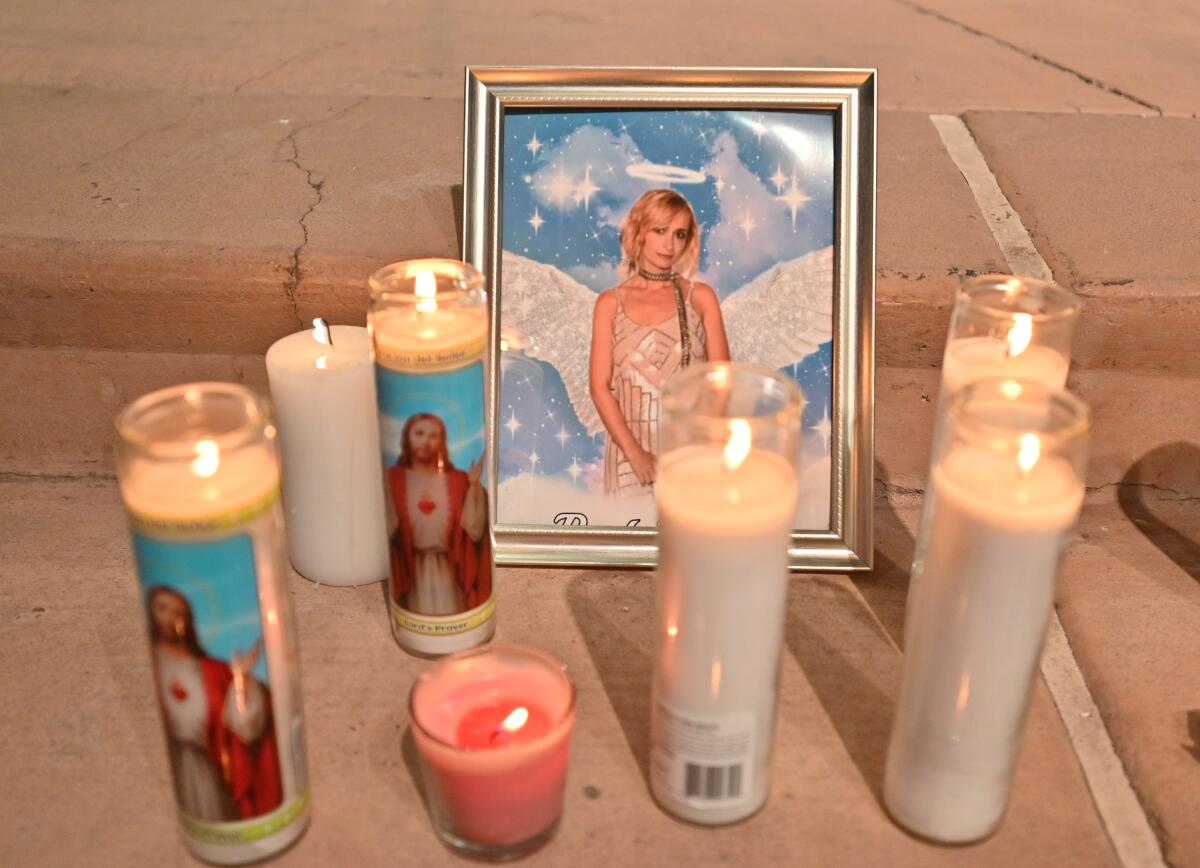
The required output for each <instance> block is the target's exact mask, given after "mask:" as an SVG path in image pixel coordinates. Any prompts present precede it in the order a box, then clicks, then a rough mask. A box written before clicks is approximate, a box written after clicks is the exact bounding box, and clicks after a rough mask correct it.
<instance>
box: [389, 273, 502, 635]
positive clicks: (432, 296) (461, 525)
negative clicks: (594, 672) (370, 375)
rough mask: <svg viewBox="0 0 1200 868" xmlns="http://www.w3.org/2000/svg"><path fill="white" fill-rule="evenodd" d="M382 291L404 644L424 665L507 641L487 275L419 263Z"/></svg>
mask: <svg viewBox="0 0 1200 868" xmlns="http://www.w3.org/2000/svg"><path fill="white" fill-rule="evenodd" d="M370 286H371V307H370V315H369V318H368V327H369V329H370V331H371V337H372V342H373V345H374V355H375V382H376V393H377V399H378V405H379V440H380V449H381V451H382V453H383V463H384V483H385V488H386V490H387V494H386V500H387V506H388V513H389V529H388V541H389V552H390V561H391V583H390V587H389V593H388V600H389V607H390V610H391V619H390V620H391V625H392V634H393V635H394V636H395V637H396V641H397V642H398V643H400V645H401V647H403V648H405V649H406V650H408V651H411V652H414V653H416V654H423V655H438V654H446V653H450V652H452V651H459V650H462V649H464V648H470V647H471V646H473V645H478V644H480V643H481V642H486V641H487V640H488V639H490V638H491V636H492V633H493V631H494V630H495V620H494V618H493V615H494V614H495V611H496V605H495V601H494V600H493V598H492V553H491V543H490V537H489V531H488V496H487V490H486V487H485V486H486V482H487V481H486V476H485V472H484V455H485V448H484V412H483V407H484V403H483V400H484V348H485V346H486V344H487V334H488V325H487V318H488V313H487V299H486V296H485V293H484V287H483V276H482V275H481V274H480V273H479V272H478V271H477V270H476V269H474V268H472V267H471V266H469V265H466V264H465V263H462V262H456V261H454V260H450V259H415V260H410V261H407V262H397V263H394V264H392V265H389V266H387V267H386V268H383V269H382V270H380V271H377V272H376V273H375V274H373V275H372V276H371V278H370Z"/></svg>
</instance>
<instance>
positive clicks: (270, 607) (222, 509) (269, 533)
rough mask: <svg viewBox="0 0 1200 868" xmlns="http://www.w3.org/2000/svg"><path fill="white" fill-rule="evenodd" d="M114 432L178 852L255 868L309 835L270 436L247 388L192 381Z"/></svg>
mask: <svg viewBox="0 0 1200 868" xmlns="http://www.w3.org/2000/svg"><path fill="white" fill-rule="evenodd" d="M117 429H118V432H119V434H120V441H119V451H118V465H117V469H118V474H119V478H120V483H121V494H122V497H123V499H124V501H125V508H126V512H127V514H128V517H129V524H130V528H131V530H132V537H133V552H134V556H135V558H136V560H137V565H138V574H139V577H140V579H141V586H142V600H143V605H144V607H145V614H146V624H147V628H148V631H149V635H150V644H151V663H152V666H153V671H154V680H155V687H156V692H157V695H158V701H159V707H160V710H161V712H162V720H163V725H164V728H165V730H166V735H167V746H168V756H169V759H170V767H171V776H172V779H173V781H174V786H175V797H176V802H177V804H178V806H179V818H180V823H181V825H182V827H183V833H184V842H185V844H186V846H187V847H188V849H189V850H190V851H191V852H192V853H193V854H195V855H196V856H197V857H198V858H200V859H203V860H205V861H208V862H213V863H216V864H241V863H244V862H253V861H257V860H260V859H265V858H267V857H269V856H271V855H273V854H275V853H277V852H279V851H280V850H282V849H284V848H285V847H287V846H289V845H290V844H291V843H292V842H293V841H295V840H296V839H297V838H298V837H299V836H300V834H301V833H302V832H303V831H304V828H305V827H306V825H307V823H308V783H307V773H306V771H305V761H304V730H303V723H302V716H301V708H300V689H299V681H298V671H297V664H296V657H297V655H296V639H295V632H294V629H293V625H292V618H291V610H290V606H289V604H288V599H287V593H286V586H285V580H286V570H285V563H286V561H285V560H284V557H285V555H284V543H283V513H282V509H281V507H280V501H279V461H278V456H277V454H276V447H275V428H274V425H273V424H272V423H271V421H270V418H269V415H268V411H267V408H266V403H265V402H264V401H262V400H260V399H259V398H258V397H257V396H255V395H254V394H253V393H251V392H249V391H248V390H246V389H245V388H243V387H241V386H236V385H232V384H225V383H194V384H188V385H183V386H177V387H174V388H170V389H163V390H161V391H158V392H153V393H151V394H149V395H146V396H144V397H142V398H140V399H139V400H137V401H135V402H134V403H133V404H131V405H130V406H129V407H127V408H126V409H125V410H124V411H123V412H122V413H121V415H120V416H119V417H118V419H117Z"/></svg>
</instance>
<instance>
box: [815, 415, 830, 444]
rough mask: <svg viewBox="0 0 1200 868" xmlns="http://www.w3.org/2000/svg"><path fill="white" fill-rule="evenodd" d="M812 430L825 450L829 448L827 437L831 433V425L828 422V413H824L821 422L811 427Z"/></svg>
mask: <svg viewBox="0 0 1200 868" xmlns="http://www.w3.org/2000/svg"><path fill="white" fill-rule="evenodd" d="M813 430H814V431H816V432H817V434H818V435H819V436H820V438H821V442H822V443H824V444H825V448H826V449H828V448H829V437H830V435H831V434H832V433H833V425H832V424H830V421H829V411H828V410H826V411H825V415H823V416H822V417H821V421H820V422H818V423H817V424H816V425H814V426H813Z"/></svg>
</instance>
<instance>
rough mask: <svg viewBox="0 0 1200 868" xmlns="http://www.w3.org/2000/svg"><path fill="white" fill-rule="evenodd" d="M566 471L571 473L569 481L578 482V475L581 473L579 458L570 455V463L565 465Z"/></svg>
mask: <svg viewBox="0 0 1200 868" xmlns="http://www.w3.org/2000/svg"><path fill="white" fill-rule="evenodd" d="M567 473H569V474H571V481H572V482H578V481H579V477H580V476H582V475H583V468H582V467H580V466H579V458H578V457H576V456H574V455H572V456H571V464H570V465H569V466H568V467H567Z"/></svg>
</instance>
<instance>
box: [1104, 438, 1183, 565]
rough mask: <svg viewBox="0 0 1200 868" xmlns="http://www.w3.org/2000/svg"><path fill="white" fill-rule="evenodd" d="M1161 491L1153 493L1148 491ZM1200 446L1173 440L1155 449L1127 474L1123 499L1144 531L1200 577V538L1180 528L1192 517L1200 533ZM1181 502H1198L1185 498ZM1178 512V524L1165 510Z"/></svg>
mask: <svg viewBox="0 0 1200 868" xmlns="http://www.w3.org/2000/svg"><path fill="white" fill-rule="evenodd" d="M1156 491H1157V492H1161V495H1162V496H1161V497H1160V496H1153V495H1152V496H1150V497H1147V494H1148V493H1152V492H1156ZM1197 492H1200V447H1197V446H1196V445H1195V444H1194V443H1186V442H1177V443H1167V444H1165V445H1163V446H1159V447H1158V448H1156V449H1152V450H1151V451H1150V452H1147V453H1146V454H1145V455H1143V456H1142V457H1141V458H1139V459H1138V460H1137V462H1135V463H1134V465H1133V466H1132V467H1130V468H1129V470H1128V471H1126V473H1125V475H1124V476H1123V477H1122V478H1121V482H1120V483H1119V485H1118V488H1117V502H1118V503H1119V504H1120V506H1121V511H1122V512H1124V513H1125V515H1126V516H1127V517H1128V518H1129V520H1130V521H1132V522H1133V523H1134V525H1135V526H1136V527H1137V529H1138V530H1140V531H1141V532H1142V534H1143V535H1144V536H1145V537H1146V539H1148V540H1150V542H1152V543H1154V545H1156V546H1157V547H1158V548H1159V550H1160V551H1162V553H1163V554H1165V555H1166V556H1167V557H1169V558H1170V559H1171V560H1173V561H1174V562H1175V563H1176V564H1178V565H1179V567H1180V569H1182V570H1183V571H1184V572H1185V573H1187V574H1188V575H1189V576H1191V577H1192V579H1194V580H1195V581H1197V582H1200V542H1197V540H1196V539H1195V538H1194V537H1193V536H1188V534H1186V533H1184V532H1183V531H1182V530H1180V529H1179V527H1178V523H1179V522H1180V521H1185V522H1186V521H1189V520H1190V523H1192V524H1193V525H1194V528H1189V530H1192V531H1193V532H1194V533H1197V534H1200V519H1198V518H1197V516H1200V510H1197V508H1196V501H1200V494H1198V493H1197ZM1181 501H1192V502H1191V503H1186V505H1185V504H1184V503H1181ZM1168 512H1170V513H1174V515H1172V516H1171V518H1172V519H1173V520H1174V521H1175V522H1176V523H1175V524H1172V523H1171V522H1170V521H1168V520H1167V519H1166V518H1165V517H1164V515H1165V514H1166V513H1168Z"/></svg>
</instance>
